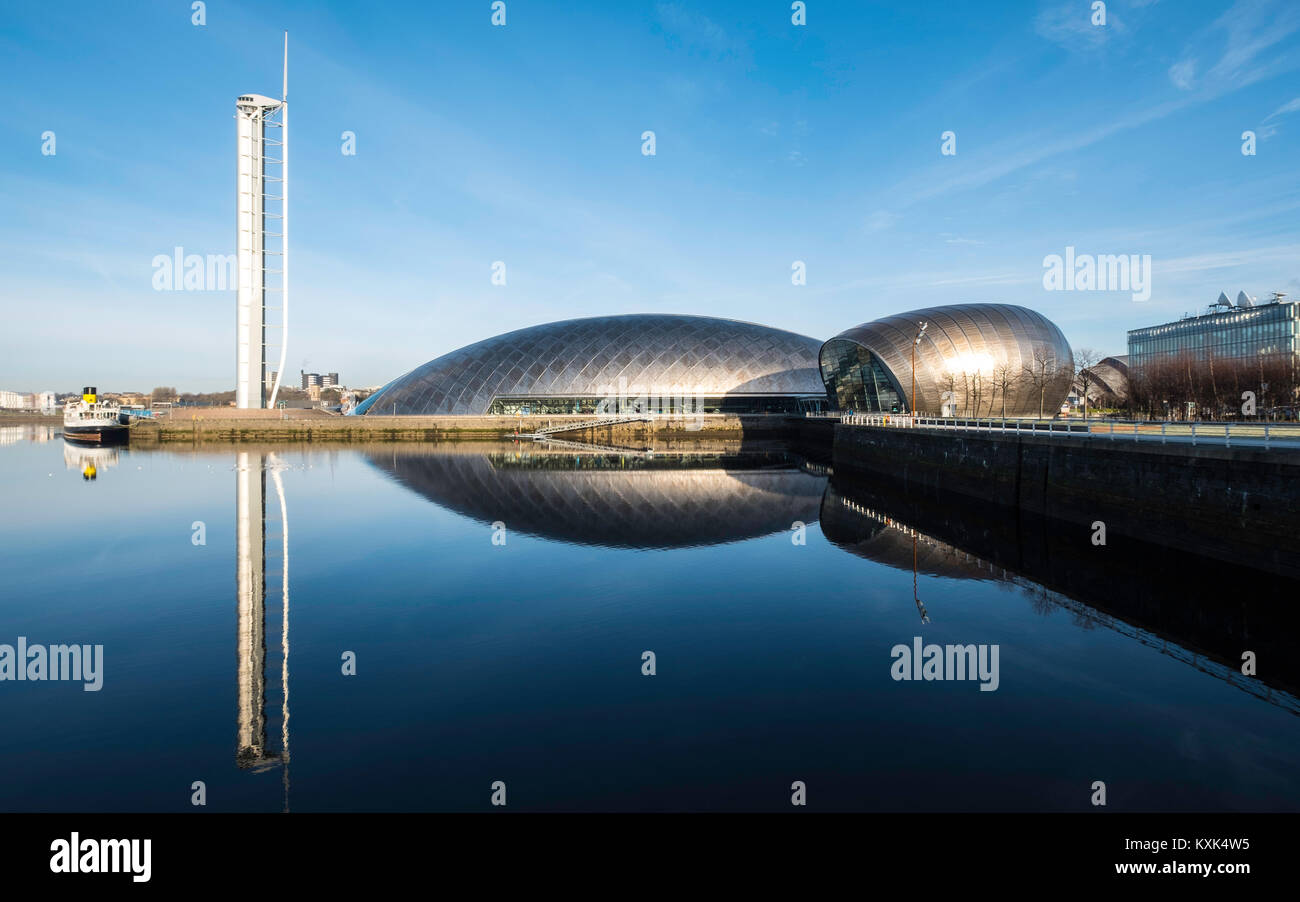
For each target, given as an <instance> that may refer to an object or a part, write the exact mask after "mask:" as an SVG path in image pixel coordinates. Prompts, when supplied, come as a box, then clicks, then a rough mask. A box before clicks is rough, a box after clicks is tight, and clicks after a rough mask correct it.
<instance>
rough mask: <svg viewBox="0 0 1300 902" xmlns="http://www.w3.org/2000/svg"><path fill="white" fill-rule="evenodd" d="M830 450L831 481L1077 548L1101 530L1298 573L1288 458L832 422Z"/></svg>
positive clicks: (1247, 450)
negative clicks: (855, 482)
mask: <svg viewBox="0 0 1300 902" xmlns="http://www.w3.org/2000/svg"><path fill="white" fill-rule="evenodd" d="M833 443H834V444H833V453H832V461H833V465H834V467H835V470H836V472H837V473H838V472H846V473H855V474H858V475H860V476H865V477H867V478H872V479H887V480H890V481H891V482H893V483H896V484H900V485H904V486H906V487H907V488H908V490H909V491H913V492H915V491H917V490H919V491H920V492H921V493H922V494H923V495H924V494H926V493H931V494H933V495H935V496H936V497H939V496H943V495H948V494H954V493H955V494H957V495H961V496H964V497H965V498H967V499H973V500H975V501H979V502H985V503H987V504H990V505H997V506H999V507H1001V508H1005V509H1006V516H1012V517H1018V516H1021V515H1022V514H1024V515H1032V516H1037V517H1042V518H1047V519H1051V520H1056V521H1063V522H1065V523H1069V524H1073V525H1074V526H1076V527H1077V528H1078V529H1079V536H1080V541H1084V542H1087V541H1091V536H1092V535H1093V534H1094V532H1096V527H1095V526H1094V524H1097V523H1099V522H1100V523H1103V524H1105V531H1106V540H1107V543H1108V544H1113V543H1115V542H1117V541H1119V542H1122V541H1124V539H1125V538H1126V537H1127V538H1131V539H1135V540H1140V541H1143V542H1145V543H1149V544H1154V545H1161V546H1166V547H1170V548H1177V549H1180V550H1183V551H1187V552H1190V553H1192V554H1197V555H1202V556H1206V557H1210V558H1214V559H1218V560H1224V561H1231V562H1233V563H1239V564H1246V565H1247V566H1251V567H1254V568H1257V569H1264V570H1268V571H1270V572H1275V573H1279V574H1282V575H1287V576H1297V575H1300V546H1297V543H1296V542H1295V541H1294V539H1295V537H1296V536H1297V535H1300V451H1296V450H1294V449H1280V448H1273V449H1270V450H1264V449H1263V448H1260V447H1246V446H1231V447H1225V446H1224V445H1222V444H1199V445H1191V444H1188V443H1169V444H1160V443H1158V442H1132V441H1130V442H1118V441H1109V440H1107V438H1106V437H1105V436H1102V435H1097V434H1092V435H1088V434H1081V435H1077V436H1075V435H1069V436H1066V435H1055V436H1051V437H1048V436H1045V435H1039V436H1035V435H1030V434H1021V435H1016V434H1014V433H1006V434H1002V433H998V432H989V433H980V432H967V431H960V430H956V429H952V430H944V429H907V428H895V427H874V426H846V425H842V424H837V425H835V426H834V439H833ZM1152 563H1153V566H1157V567H1158V565H1159V564H1158V562H1157V561H1153V562H1152Z"/></svg>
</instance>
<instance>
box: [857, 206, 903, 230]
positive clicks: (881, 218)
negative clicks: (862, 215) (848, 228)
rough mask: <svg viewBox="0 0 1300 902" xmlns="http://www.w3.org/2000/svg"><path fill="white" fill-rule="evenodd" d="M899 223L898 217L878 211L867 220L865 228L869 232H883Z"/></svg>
mask: <svg viewBox="0 0 1300 902" xmlns="http://www.w3.org/2000/svg"><path fill="white" fill-rule="evenodd" d="M897 221H898V217H897V216H895V215H894V214H893V213H891V212H889V211H888V210H876V211H875V212H874V213H872V214H871V215H870V216H868V217H867V218H866V221H865V222H864V223H863V226H864V227H865V228H866V230H867V231H868V232H883V231H885V230H886V229H888V228H889V227H890V226H892V225H893V224H894V223H895V222H897Z"/></svg>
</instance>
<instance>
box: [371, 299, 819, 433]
mask: <svg viewBox="0 0 1300 902" xmlns="http://www.w3.org/2000/svg"><path fill="white" fill-rule="evenodd" d="M819 347H820V342H818V341H817V340H816V339H814V338H809V337H808V336H806V335H797V334H795V333H793V332H785V331H782V330H780V329H771V328H768V327H766V326H759V325H755V324H753V323H743V322H738V321H735V320H728V319H716V318H714V317H706V316H681V315H670V314H634V315H628V316H600V317H592V318H590V319H574V320H566V321H563V322H556V323H547V324H545V325H540V326H532V327H529V328H527V329H519V330H517V331H514V332H508V333H506V334H504V335H498V336H496V337H494V338H489V339H486V340H484V341H480V342H477V343H475V344H472V345H468V346H466V347H464V348H461V349H460V350H457V351H452V352H451V353H449V354H444V355H443V356H441V357H438V358H437V359H435V360H431V361H429V362H428V363H426V364H424V365H423V366H420V367H417V368H416V369H414V370H412V371H411V372H409V373H407V374H405V375H403V376H400V377H398V378H397V379H395V380H393V381H392V382H390V383H389V384H388V385H386V386H384V387H383V388H382V389H380V390H379V391H377V392H375V394H373V395H371V396H370V397H369V398H367V399H366V400H365V401H363V402H362V403H361V404H360V405H359V406H358V407H357V409H356V411H355V413H357V414H366V413H374V414H382V415H389V414H398V415H401V414H421V415H469V416H472V415H514V414H591V415H597V416H600V415H610V414H623V413H633V412H637V413H737V414H742V413H800V412H803V411H816V410H820V409H822V408H824V407H825V406H826V393H825V389H824V388H823V386H822V381H821V378H820V376H819V375H818V370H817V351H818V348H819Z"/></svg>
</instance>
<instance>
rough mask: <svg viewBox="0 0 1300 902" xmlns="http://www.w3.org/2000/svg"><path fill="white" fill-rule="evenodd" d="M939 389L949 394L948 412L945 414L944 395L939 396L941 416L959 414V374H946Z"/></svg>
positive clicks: (951, 372) (950, 372)
mask: <svg viewBox="0 0 1300 902" xmlns="http://www.w3.org/2000/svg"><path fill="white" fill-rule="evenodd" d="M939 387H940V388H942V389H943V390H944V391H945V392H947V393H948V412H947V413H946V414H945V413H944V408H943V395H942V394H941V395H940V396H939V415H940V416H955V415H956V413H957V374H956V373H954V372H953V371H952V370H949V371H948V372H946V373H944V374H943V376H942V378H941V379H940V382H939Z"/></svg>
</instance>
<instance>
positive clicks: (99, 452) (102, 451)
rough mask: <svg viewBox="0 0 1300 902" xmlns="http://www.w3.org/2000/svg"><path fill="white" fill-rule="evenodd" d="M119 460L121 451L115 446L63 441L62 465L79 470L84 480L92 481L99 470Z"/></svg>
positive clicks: (114, 464) (114, 465)
mask: <svg viewBox="0 0 1300 902" xmlns="http://www.w3.org/2000/svg"><path fill="white" fill-rule="evenodd" d="M38 441H39V439H38ZM120 460H121V452H120V451H119V449H118V448H115V447H98V446H95V445H79V444H73V443H72V442H64V443H63V465H64V466H65V467H67V468H68V469H69V470H78V471H80V472H81V478H82V479H84V480H85V481H86V482H94V481H95V480H96V479H98V478H99V474H100V472H101V471H103V470H105V469H107V468H109V467H116V466H117V465H118V463H119V462H120Z"/></svg>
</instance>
